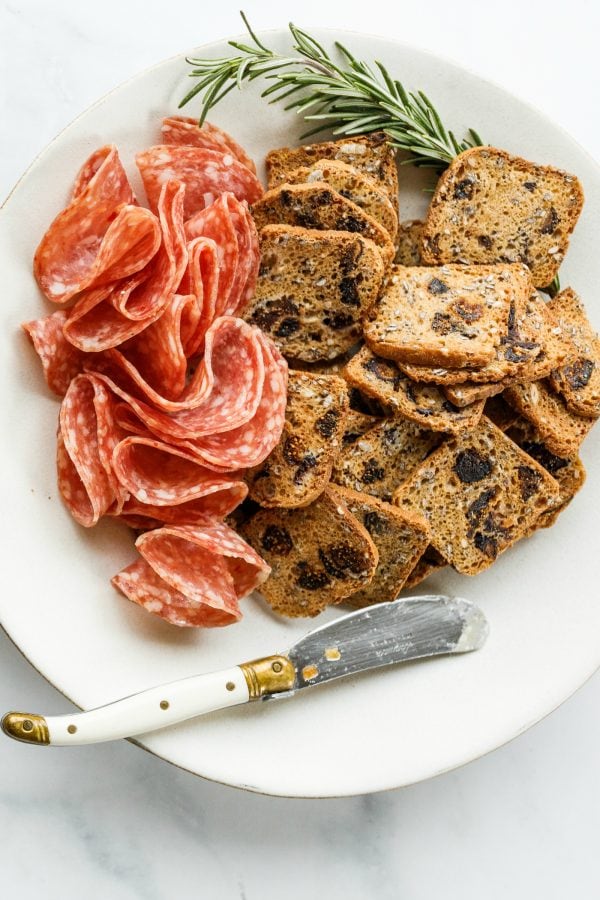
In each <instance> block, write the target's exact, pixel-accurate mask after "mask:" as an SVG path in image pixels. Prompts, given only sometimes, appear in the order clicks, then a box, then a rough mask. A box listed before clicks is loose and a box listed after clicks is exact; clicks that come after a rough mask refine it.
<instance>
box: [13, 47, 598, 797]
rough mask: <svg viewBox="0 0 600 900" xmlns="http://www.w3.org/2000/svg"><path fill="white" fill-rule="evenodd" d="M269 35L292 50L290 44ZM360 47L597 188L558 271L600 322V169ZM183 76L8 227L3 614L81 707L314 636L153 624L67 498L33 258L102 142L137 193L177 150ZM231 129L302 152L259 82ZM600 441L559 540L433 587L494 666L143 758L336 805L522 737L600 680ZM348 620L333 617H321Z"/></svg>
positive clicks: (411, 52)
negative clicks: (474, 627)
mask: <svg viewBox="0 0 600 900" xmlns="http://www.w3.org/2000/svg"><path fill="white" fill-rule="evenodd" d="M319 37H320V39H321V40H322V41H323V42H324V43H325V44H326V45H327V46H331V45H332V43H333V40H334V39H335V38H336V37H340V34H339V33H336V34H335V35H334V34H333V33H331V32H326V31H322V32H320V33H319ZM268 39H269V42H270V43H271V44H272V45H274V46H278V47H280V48H283V47H285V46H286V45H287V38H286V35H285V34H284V33H283V32H281V33H278V32H275V33H271V34H269V35H268ZM342 39H343V40H344V41H345V42H346V43H347V45H348V46H349V47H350V48H351V49H352V50H353V51H354V53H355V54H356V55H357V56H359V57H362V58H364V59H365V60H372V59H379V60H381V61H382V62H383V63H384V64H385V65H386V66H387V67H388V69H389V70H390V71H391V72H392V73H394V75H396V76H397V77H399V78H401V79H402V81H403V82H404V83H405V85H407V86H409V87H411V88H420V89H422V90H424V91H425V92H426V93H427V94H428V95H429V96H430V97H431V98H432V99H433V100H434V102H435V104H436V106H437V107H438V109H439V110H440V111H441V113H442V116H443V118H444V121H445V122H446V124H448V125H450V127H452V128H453V129H454V130H455V131H456V132H457V133H459V134H460V133H462V131H463V129H465V128H466V127H468V126H473V127H474V128H476V129H477V130H478V131H479V133H480V134H481V135H483V137H484V139H485V140H487V141H488V142H490V143H491V144H494V145H496V146H500V147H505V148H506V149H508V150H509V151H512V152H514V153H518V154H520V155H522V156H524V157H527V158H529V159H533V160H536V161H537V162H540V163H552V164H554V165H557V166H561V167H563V168H565V169H567V170H569V171H571V172H574V173H576V174H577V175H578V176H579V177H580V179H581V181H582V182H583V186H584V189H585V193H586V206H585V210H584V213H583V215H582V217H581V220H580V222H579V224H578V226H577V230H576V233H575V236H574V238H573V240H572V244H571V248H570V251H569V254H568V257H567V259H566V261H565V263H564V265H563V268H562V270H561V276H562V281H563V284H571V285H573V287H574V288H575V289H576V290H577V291H579V292H580V293H581V295H582V296H583V298H584V299H585V302H586V304H587V305H588V308H589V312H590V315H591V317H592V319H593V320H594V321H595V322H596V324H597V325H598V324H599V323H600V302H599V300H598V289H597V286H598V284H599V283H600V254H599V253H598V233H599V225H600V222H599V212H600V171H599V169H598V168H597V166H596V165H595V163H594V162H593V161H592V160H591V159H590V158H589V157H588V156H587V155H586V154H585V153H584V151H583V150H582V149H581V148H580V147H579V146H578V145H577V144H575V143H574V141H573V140H571V139H570V138H569V137H568V136H567V135H566V134H565V133H563V132H562V131H561V130H560V129H559V128H558V127H556V126H555V125H553V124H552V123H551V122H549V121H547V119H545V118H544V117H543V116H542V115H540V114H539V113H538V112H536V111H535V110H534V109H532V108H531V107H529V106H527V105H526V104H524V103H522V102H521V101H519V100H516V99H515V98H514V97H512V96H510V95H509V94H507V93H506V92H505V91H503V90H501V89H500V88H498V87H495V86H493V85H491V84H489V83H488V82H486V81H483V80H482V79H481V78H479V77H476V76H475V75H472V74H470V73H468V72H465V71H464V70H463V69H461V68H459V67H457V66H456V65H453V64H451V63H449V62H446V61H445V60H443V59H439V58H437V57H434V56H431V55H428V54H426V53H424V52H421V51H419V50H415V49H413V48H410V47H406V46H403V45H402V44H398V43H394V42H392V41H388V40H383V39H381V38H375V37H368V36H362V35H358V34H346V35H343V36H342ZM228 53H229V48H227V47H226V45H225V44H224V43H219V44H213V45H211V46H209V47H204V48H202V54H203V55H209V54H210V55H215V56H216V55H225V54H228ZM186 74H187V66H186V64H185V62H184V60H183V57H181V58H177V59H173V60H167V61H166V62H164V63H161V64H160V65H158V66H156V67H155V68H153V69H150V70H149V71H146V72H143V73H142V74H141V75H139V76H138V77H137V78H134V79H133V80H132V81H129V82H128V83H127V84H124V85H122V86H121V87H119V88H118V89H117V90H115V91H113V92H112V93H110V94H109V95H108V96H107V97H105V98H104V99H103V100H101V101H100V102H98V103H97V104H96V105H95V106H93V107H91V109H89V110H88V111H87V112H86V113H84V114H83V115H82V116H80V117H79V118H78V119H77V120H76V121H75V122H74V123H73V124H72V125H70V126H69V127H68V128H67V129H66V130H65V131H63V132H62V133H61V134H60V135H59V137H58V138H56V139H55V140H54V141H53V142H52V143H51V144H50V146H49V147H48V148H47V149H46V150H45V151H44V153H42V155H41V156H40V157H39V158H38V159H37V160H36V161H35V162H34V163H33V165H32V166H31V167H30V168H29V170H28V171H27V173H26V174H25V175H24V176H23V178H22V179H21V181H20V182H19V183H18V185H17V187H16V188H15V190H14V191H13V193H12V194H11V196H10V197H9V199H8V201H7V202H6V204H5V206H4V208H3V210H2V213H1V220H0V265H1V271H2V294H3V298H2V328H1V329H0V340H1V341H2V360H3V372H2V384H1V387H0V390H1V398H2V400H1V404H2V405H1V409H2V427H1V429H0V431H1V457H0V461H1V466H2V481H3V497H4V504H3V508H4V513H3V515H2V551H3V559H4V564H3V587H2V591H1V592H0V619H1V621H2V624H3V626H4V628H5V629H6V631H7V632H8V634H9V635H10V636H11V637H12V639H13V640H14V641H15V643H16V644H17V645H18V646H19V647H20V648H21V650H22V652H23V653H24V654H25V655H26V656H27V658H28V659H29V660H30V661H31V662H32V663H33V665H35V666H36V667H37V668H38V669H39V671H40V672H41V673H42V674H43V675H44V676H45V677H46V678H47V679H48V680H49V681H50V682H52V684H54V685H55V686H56V687H57V688H58V689H59V690H61V691H62V692H63V693H64V694H65V695H66V696H67V697H69V698H70V699H71V700H73V701H74V702H75V703H76V704H77V705H79V706H80V707H83V708H89V707H93V706H97V705H99V704H102V703H106V702H108V701H110V700H113V699H116V698H118V697H121V696H124V695H127V694H131V693H134V692H136V691H140V690H142V689H143V688H145V687H148V686H151V685H155V684H159V683H161V682H166V681H171V680H173V679H177V678H181V677H184V676H187V675H191V674H195V673H197V672H203V671H211V670H213V669H217V668H222V667H225V666H229V665H232V664H235V663H238V662H242V661H244V660H248V659H253V658H255V657H257V656H260V655H263V654H269V653H272V652H275V651H278V650H284V649H285V648H286V647H287V646H289V644H290V643H292V642H293V641H294V640H295V639H296V638H297V637H299V636H300V635H301V634H303V633H304V632H306V631H307V630H309V629H310V628H311V627H314V624H315V623H314V622H311V621H309V620H295V621H286V620H284V619H281V618H278V617H277V616H275V615H273V614H272V613H271V612H270V610H269V609H268V608H267V607H266V605H265V604H264V603H263V602H262V601H261V600H260V598H256V599H255V598H251V599H248V600H246V601H245V602H244V612H245V616H244V619H243V620H242V622H241V623H240V624H237V625H235V626H234V627H230V628H226V629H215V630H213V631H211V630H207V631H198V630H185V629H177V628H176V627H173V626H170V625H168V624H166V623H164V622H163V621H161V620H158V619H156V618H154V617H152V616H151V615H149V614H148V613H146V612H144V610H143V609H141V608H140V607H138V606H135V605H133V604H131V603H128V602H127V601H126V600H124V599H123V597H121V596H120V595H119V594H117V593H116V592H115V591H114V590H113V589H112V587H111V586H110V578H111V576H112V575H113V574H115V573H116V572H117V571H118V570H119V569H120V568H121V567H123V566H125V565H127V564H128V563H129V562H131V561H132V560H133V559H134V557H135V551H134V548H133V542H132V536H131V532H130V531H129V530H128V529H127V528H125V527H124V526H120V525H118V524H115V523H110V522H101V523H100V525H99V526H98V527H96V528H94V529H93V530H91V531H86V530H84V529H83V528H80V527H79V526H78V525H77V524H75V522H74V521H73V520H72V519H71V518H70V516H69V515H68V513H67V511H66V510H65V508H64V507H63V505H62V504H61V501H60V498H59V496H58V494H57V489H56V479H55V469H54V448H55V431H56V418H57V412H58V402H57V400H56V399H55V398H53V397H52V396H50V394H49V392H48V390H47V389H46V387H45V384H44V381H43V378H42V374H41V366H40V365H39V362H38V359H37V357H36V356H35V354H34V352H33V350H32V348H31V347H30V346H29V344H28V342H27V340H26V338H25V336H24V335H23V334H22V333H21V331H20V329H19V324H20V323H21V322H22V321H25V320H28V319H33V318H36V317H39V316H41V315H43V314H44V313H45V312H48V311H50V310H49V309H48V306H49V305H48V304H47V303H46V302H45V301H44V300H43V298H42V297H41V295H40V293H39V291H38V289H37V286H36V284H35V282H34V279H33V277H32V274H31V259H32V255H33V252H34V250H35V247H36V245H37V243H38V241H39V239H40V237H41V235H42V234H43V232H44V230H45V229H46V227H47V226H48V224H49V222H50V221H51V220H52V218H53V217H54V216H55V214H56V213H57V212H58V211H59V210H60V209H61V208H62V207H63V205H64V203H65V201H66V199H67V196H68V193H69V190H70V187H71V185H72V182H73V178H74V175H75V172H76V171H77V169H78V167H79V166H80V164H81V163H82V162H83V160H84V159H85V158H86V157H87V156H88V155H89V154H90V153H91V152H92V151H93V150H94V149H95V148H96V147H98V146H100V145H102V144H105V143H108V142H114V143H116V144H117V145H118V146H119V149H120V152H121V156H122V159H123V160H124V162H125V163H126V165H127V167H128V168H129V170H130V172H131V174H132V177H133V178H134V180H135V182H136V187H138V186H139V185H138V179H137V178H136V177H135V169H134V166H133V159H134V154H135V152H136V151H138V150H140V149H142V148H144V147H146V146H148V145H150V144H153V143H157V141H158V140H159V126H160V120H161V117H162V116H164V115H167V114H172V113H174V112H175V111H176V109H177V103H178V101H179V100H180V98H181V97H182V96H183V94H184V92H185V91H186V90H187V89H188V88H189V81H188V79H187V77H186ZM197 110H198V107H196V111H197ZM186 113H187V114H193V113H194V110H193V108H188V109H186ZM213 121H215V122H216V123H217V124H218V125H221V126H222V127H224V128H225V129H227V130H229V131H231V133H232V134H233V135H234V136H235V137H236V138H237V139H238V140H239V141H240V142H241V143H242V144H243V145H244V146H245V147H246V148H247V150H248V151H249V152H250V154H251V155H252V156H253V157H254V158H255V159H256V160H257V161H259V162H260V161H262V159H263V158H264V154H265V152H266V151H267V150H268V149H269V148H272V147H277V146H282V145H284V144H294V143H296V142H297V141H298V139H299V135H300V133H301V131H302V130H303V128H302V123H301V122H300V121H299V120H298V119H297V118H296V117H295V116H294V115H293V114H291V113H285V112H284V111H283V109H282V108H281V107H279V106H267V105H266V104H265V102H264V101H262V100H260V98H259V89H258V86H257V85H253V86H252V87H251V89H249V90H244V91H243V92H241V93H239V92H237V91H234V92H232V93H231V94H229V96H228V98H227V100H226V101H225V102H224V103H223V104H222V105H220V106H219V107H218V108H217V109H216V110H214V111H213ZM427 177H428V176H427V175H426V174H424V173H423V172H419V171H417V170H415V169H413V168H411V167H404V168H403V169H402V172H401V199H400V203H401V212H402V218H413V217H416V216H418V215H419V213H421V212H423V210H424V208H425V205H426V201H427V197H428V195H427V194H425V193H423V191H422V187H423V184H424V183H426V180H427ZM429 177H430V176H429ZM599 445H600V428H598V429H597V431H596V433H592V434H591V436H590V437H589V438H588V440H587V441H586V443H585V445H584V447H583V454H582V456H583V459H584V462H585V463H586V465H587V468H588V481H587V484H586V486H585V488H584V490H583V491H582V492H581V493H580V494H579V495H578V496H577V497H576V499H575V500H574V501H573V503H572V504H571V506H570V507H569V509H568V510H567V511H566V512H565V513H564V514H563V515H562V516H561V517H560V519H559V520H558V524H557V525H556V526H555V527H554V528H552V529H551V530H549V531H541V532H539V533H538V534H536V535H534V536H533V537H532V538H531V539H529V540H527V541H523V542H521V543H520V544H519V545H518V546H517V547H515V548H513V549H512V550H510V551H509V552H507V553H506V554H504V555H503V556H502V557H501V558H500V560H499V561H498V562H497V563H496V565H494V566H493V567H492V569H490V570H489V571H487V572H485V573H484V574H482V575H479V576H478V577H476V578H471V579H470V578H465V577H460V576H458V575H456V574H452V573H451V572H450V571H449V570H444V571H442V572H441V573H440V574H439V575H437V576H436V577H433V578H431V579H430V580H429V581H428V582H427V584H426V591H427V592H428V593H432V592H435V591H443V592H445V593H455V594H460V595H462V596H465V597H468V598H470V599H472V600H475V601H477V602H478V603H480V604H481V606H482V607H483V609H484V611H485V613H486V615H487V617H488V619H489V622H490V627H491V634H490V638H489V640H488V642H487V644H486V646H485V647H484V649H483V650H481V651H480V652H478V653H473V654H469V655H465V656H460V657H447V658H439V659H436V660H433V661H427V662H420V663H418V664H417V663H415V664H409V665H404V666H398V667H396V668H393V669H389V670H383V671H379V672H375V673H371V674H366V675H364V676H362V677H360V678H355V679H354V680H347V681H344V680H342V681H339V682H337V683H333V684H331V685H326V686H323V687H320V688H315V689H314V690H312V691H310V690H308V691H302V692H301V695H300V696H298V697H296V698H294V699H292V700H290V701H287V702H282V703H269V704H260V703H258V704H253V705H251V706H247V707H245V708H238V709H233V710H228V711H225V712H220V713H215V714H213V715H210V716H206V717H204V718H199V719H196V720H194V721H191V722H188V723H185V724H182V725H179V726H177V727H174V728H170V729H168V730H164V731H160V732H155V733H153V734H148V735H145V736H144V737H142V738H140V739H139V743H140V744H141V745H142V746H143V747H145V748H147V749H148V750H150V751H152V752H153V753H155V754H158V755H159V756H161V757H163V758H164V759H165V760H168V761H170V762H172V763H175V764H176V765H179V766H182V767H184V768H186V769H189V770H190V771H191V772H194V773H197V774H198V775H202V776H204V777H206V778H211V779H215V780H217V781H220V782H225V783H227V784H231V785H237V786H240V787H244V788H248V789H250V790H254V791H262V792H266V793H271V794H282V795H289V796H300V797H319V796H321V797H324V796H336V795H347V794H359V793H365V792H369V791H378V790H382V789H385V788H392V787H398V786H400V785H406V784H410V783H412V782H415V781H419V780H420V779H424V778H429V777H431V776H433V775H436V774H438V773H440V772H444V771H446V770H448V769H452V768H454V767H455V766H459V765H462V764H464V763H466V762H468V761H470V760H472V759H475V758H476V757H478V756H480V755H481V754H483V753H486V752H488V751H490V750H493V749H494V748H496V747H498V746H499V745H501V744H502V743H504V742H506V741H508V740H510V739H511V738H513V737H515V735H517V734H519V733H520V732H522V731H523V730H524V729H526V728H528V727H529V726H530V725H532V724H533V723H534V722H537V721H538V720H539V719H541V718H542V717H543V716H545V715H546V714H547V713H549V712H550V711H551V710H553V709H554V708H555V707H556V706H557V705H558V704H560V703H561V702H562V701H563V700H565V698H567V697H568V696H569V695H570V694H571V693H572V692H573V691H574V690H575V689H576V688H577V687H579V686H580V685H581V684H582V683H583V682H584V681H585V680H586V679H587V678H588V677H589V676H590V675H591V673H592V672H593V671H594V670H595V669H596V668H597V667H598V665H599V664H600V603H598V589H597V586H598V583H599V582H600V554H598V552H597V535H598V533H599V532H600V504H599V503H598V498H599V490H598V487H599V483H600V458H599V456H600V455H599V453H598V449H599ZM336 615H339V612H338V611H334V610H329V611H327V612H326V613H324V614H323V615H322V616H321V617H320V618H319V620H318V622H319V624H320V623H321V622H324V621H326V620H328V619H331V618H334V617H335V616H336ZM40 711H41V712H46V713H52V710H40Z"/></svg>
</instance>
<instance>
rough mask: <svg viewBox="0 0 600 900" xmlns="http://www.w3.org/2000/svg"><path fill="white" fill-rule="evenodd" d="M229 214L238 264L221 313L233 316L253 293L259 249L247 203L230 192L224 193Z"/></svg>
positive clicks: (258, 263)
mask: <svg viewBox="0 0 600 900" xmlns="http://www.w3.org/2000/svg"><path fill="white" fill-rule="evenodd" d="M223 196H224V197H225V198H226V202H227V206H228V208H229V214H230V216H231V219H232V222H233V225H234V228H235V232H236V237H237V244H238V265H237V270H236V275H235V278H234V282H233V284H232V286H231V291H230V294H229V297H228V299H227V303H226V304H225V308H224V311H223V315H228V316H235V315H237V314H239V311H240V310H241V309H242V308H243V307H244V306H245V305H246V302H247V300H249V299H250V297H251V296H252V295H253V294H254V288H255V287H256V279H257V277H258V269H259V265H260V249H259V244H258V232H257V230H256V225H255V224H254V219H253V218H252V216H251V215H250V211H249V209H248V204H247V203H240V202H239V200H236V198H235V197H234V196H233V195H232V194H224V195H223Z"/></svg>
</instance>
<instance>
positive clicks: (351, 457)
mask: <svg viewBox="0 0 600 900" xmlns="http://www.w3.org/2000/svg"><path fill="white" fill-rule="evenodd" d="M441 439H442V438H441V435H439V434H436V433H434V432H433V431H426V430H425V429H423V428H419V426H418V425H415V424H413V423H412V422H409V421H408V420H407V419H402V418H400V417H397V418H394V419H384V420H383V421H382V422H379V423H378V424H377V425H375V426H374V427H373V428H370V429H369V430H368V431H366V432H365V433H364V434H363V435H362V436H361V437H359V438H358V439H357V440H356V441H354V443H352V444H349V445H348V446H346V447H342V450H341V452H340V454H339V456H338V457H337V459H336V461H335V463H334V465H333V474H332V476H331V477H332V481H334V482H335V483H336V484H339V485H342V486H343V487H346V488H351V489H352V490H354V491H362V492H363V493H365V494H370V495H371V496H373V497H379V499H380V500H387V501H390V500H391V499H392V495H393V493H394V491H395V490H396V489H397V488H398V487H399V486H400V485H401V484H402V482H403V481H406V479H407V478H408V477H409V475H411V473H412V472H413V471H414V470H415V469H416V468H417V467H418V466H419V465H420V464H421V463H422V462H423V460H424V459H426V457H427V456H428V455H429V454H430V453H431V451H432V450H433V449H435V447H437V446H438V444H439V443H440V441H441Z"/></svg>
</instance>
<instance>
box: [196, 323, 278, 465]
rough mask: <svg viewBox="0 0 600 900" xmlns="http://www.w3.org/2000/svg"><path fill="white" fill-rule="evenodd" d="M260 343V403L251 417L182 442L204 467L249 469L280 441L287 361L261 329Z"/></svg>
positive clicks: (264, 457)
mask: <svg viewBox="0 0 600 900" xmlns="http://www.w3.org/2000/svg"><path fill="white" fill-rule="evenodd" d="M260 342H261V344H262V348H263V363H264V368H265V378H264V386H263V391H262V394H261V398H260V403H259V405H258V407H257V410H256V412H255V414H254V416H253V417H252V419H250V421H248V422H246V423H245V424H244V425H240V426H239V427H237V428H235V429H232V430H231V431H228V432H226V433H220V434H219V433H214V434H211V435H209V436H207V437H204V438H200V439H198V440H197V441H195V442H194V444H193V445H192V444H187V443H186V444H185V447H186V448H187V449H189V450H192V449H194V450H195V452H196V453H198V455H199V456H200V457H201V458H202V459H203V460H204V462H205V464H206V465H207V466H215V467H220V468H221V470H227V469H229V470H230V471H235V470H236V469H245V468H251V467H252V466H257V465H258V464H259V463H261V462H262V461H263V460H264V459H266V457H267V456H268V455H269V453H270V452H271V450H272V449H273V448H274V447H275V446H276V445H277V443H278V442H279V439H280V437H281V432H282V430H283V424H284V421H285V407H286V400H287V363H286V361H285V360H284V358H283V357H282V356H281V354H280V353H279V351H278V350H277V348H276V347H275V345H274V344H273V343H272V341H270V340H269V338H268V337H266V335H264V334H262V332H261V333H260Z"/></svg>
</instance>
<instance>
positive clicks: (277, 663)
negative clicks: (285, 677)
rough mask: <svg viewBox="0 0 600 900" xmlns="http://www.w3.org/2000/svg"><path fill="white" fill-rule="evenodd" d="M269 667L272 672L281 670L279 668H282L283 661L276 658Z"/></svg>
mask: <svg viewBox="0 0 600 900" xmlns="http://www.w3.org/2000/svg"><path fill="white" fill-rule="evenodd" d="M271 668H272V669H273V671H274V672H281V670H282V669H283V663H282V662H280V661H279V660H278V659H276V660H275V662H274V663H273V665H272V666H271Z"/></svg>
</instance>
